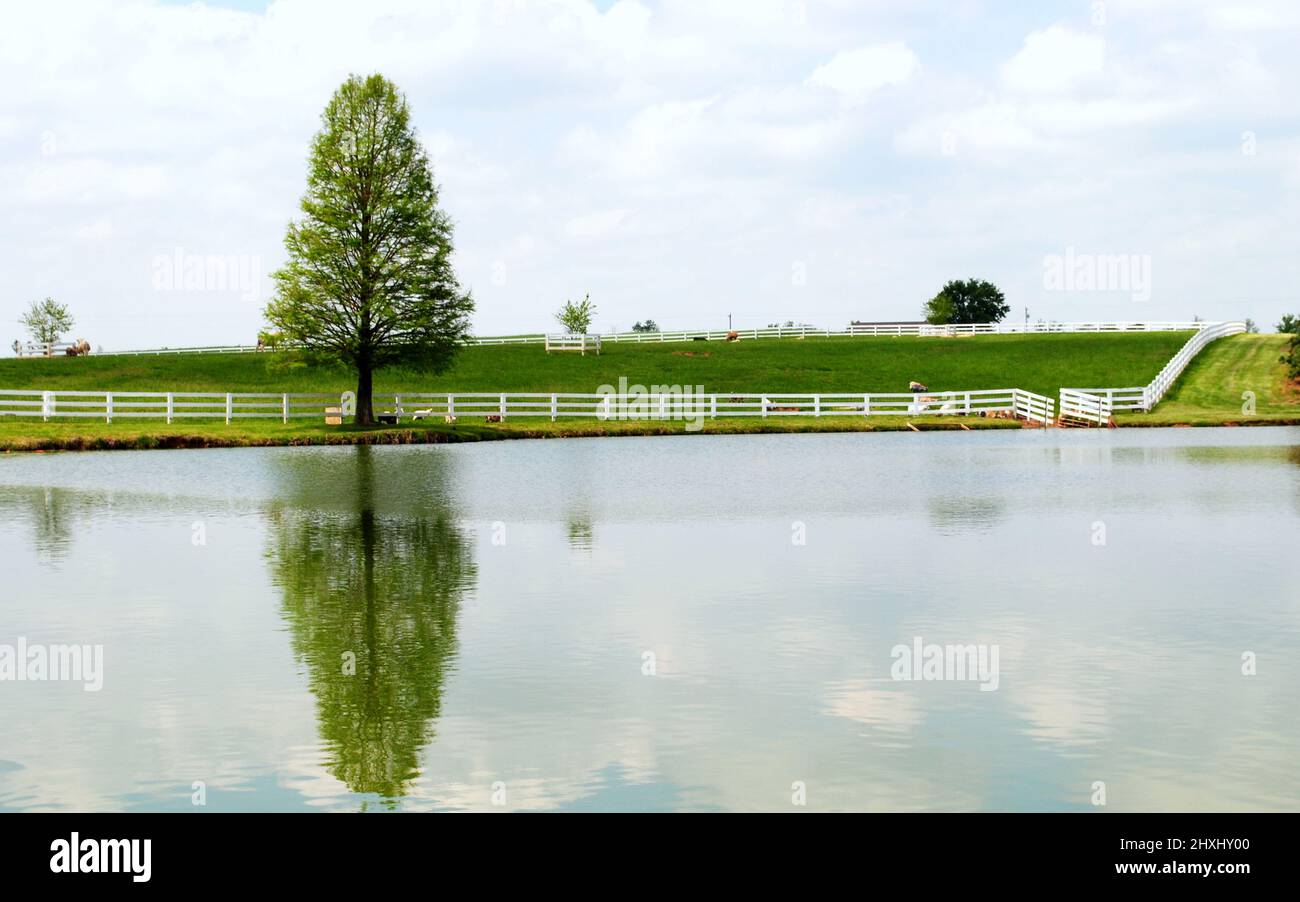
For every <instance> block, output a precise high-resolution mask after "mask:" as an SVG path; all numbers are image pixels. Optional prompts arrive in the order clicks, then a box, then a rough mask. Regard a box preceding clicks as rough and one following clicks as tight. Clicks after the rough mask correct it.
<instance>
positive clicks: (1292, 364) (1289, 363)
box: [1281, 332, 1300, 379]
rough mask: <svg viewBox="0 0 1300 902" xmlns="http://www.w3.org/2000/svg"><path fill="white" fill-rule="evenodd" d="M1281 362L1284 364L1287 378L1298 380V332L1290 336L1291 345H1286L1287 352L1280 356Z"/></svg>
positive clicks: (1299, 376) (1299, 371)
mask: <svg viewBox="0 0 1300 902" xmlns="http://www.w3.org/2000/svg"><path fill="white" fill-rule="evenodd" d="M1281 360H1282V362H1283V363H1285V364H1286V368H1287V377H1288V378H1290V379H1300V332H1296V333H1294V334H1293V335H1292V337H1291V343H1290V344H1288V345H1287V352H1286V353H1285V354H1283V355H1282V357H1281Z"/></svg>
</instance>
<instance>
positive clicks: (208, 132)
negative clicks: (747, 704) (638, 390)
mask: <svg viewBox="0 0 1300 902" xmlns="http://www.w3.org/2000/svg"><path fill="white" fill-rule="evenodd" d="M1297 48H1300V4H1296V3H1294V2H1292V0H1276V2H1265V0H1243V2H1237V3H1232V4H1227V3H1220V2H1208V0H1105V2H1090V0H1068V2H1055V3H1053V2H1042V3H1033V4H1029V3H1021V2H1010V0H1008V2H993V0H985V2H977V0H947V2H915V3H906V4H903V3H898V2H893V0H890V2H885V0H881V2H864V0H806V2H802V0H726V2H721V0H719V2H712V0H667V2H662V3H653V2H649V0H646V2H631V0H621V2H617V3H611V2H594V3H593V2H589V0H535V2H530V0H483V2H472V0H444V2H438V0H432V2H430V0H409V2H400V0H394V2H374V0H371V2H356V3H329V2H321V0H276V2H271V3H263V2H251V0H245V2H212V3H191V4H173V3H161V2H122V3H107V2H102V0H94V2H85V3H78V2H58V0H55V2H44V3H34V4H22V5H14V6H12V7H9V8H7V9H6V11H5V25H4V28H3V29H0V80H2V83H3V84H4V85H5V90H4V92H3V94H0V205H2V209H3V213H4V215H3V217H0V265H2V268H3V274H4V282H3V287H2V288H0V321H3V322H5V323H8V324H9V328H8V331H9V332H11V333H12V335H7V334H4V330H0V338H3V339H4V343H5V345H7V344H8V343H9V342H10V341H12V340H13V339H15V338H18V337H20V335H21V332H22V330H21V327H20V326H19V325H18V324H17V319H18V316H19V315H20V312H21V310H22V309H23V308H25V307H26V305H27V304H28V303H30V301H31V300H33V299H35V298H39V297H43V296H45V295H52V296H54V297H55V298H56V299H58V300H61V301H64V302H67V303H68V304H69V305H70V306H71V307H72V309H73V312H74V313H75V315H76V317H77V320H78V323H77V327H76V329H75V332H76V334H77V335H84V336H86V337H87V338H89V339H90V340H91V341H92V343H94V344H96V345H102V346H103V347H105V348H124V347H130V346H138V347H152V346H160V345H170V346H183V345H195V344H210V343H248V342H250V341H252V340H254V338H255V336H256V332H257V329H258V327H259V325H260V324H261V308H262V305H263V304H264V303H265V301H266V299H267V296H268V294H269V292H270V284H269V282H268V281H267V279H266V275H267V274H268V273H269V272H271V271H273V270H274V269H275V268H276V267H277V266H278V265H279V264H280V263H281V262H282V260H283V244H282V240H283V236H284V228H285V225H286V223H287V222H288V221H289V219H291V218H292V217H294V216H295V215H296V213H297V202H298V198H299V196H300V194H301V191H302V187H303V182H304V174H305V159H306V149H307V146H308V142H309V140H310V138H311V135H312V134H313V132H314V131H315V130H316V129H317V128H318V126H319V115H320V111H321V109H322V108H323V106H324V104H325V102H326V101H327V100H328V98H329V96H330V94H331V92H332V91H333V90H334V89H335V88H336V87H337V86H338V84H339V83H340V82H341V81H342V80H343V79H344V78H346V77H347V75H348V74H349V73H354V72H356V73H369V72H373V71H379V72H382V73H384V74H385V75H387V76H388V77H389V78H391V79H393V80H394V81H396V82H397V83H398V85H399V86H400V87H401V88H402V89H403V90H404V91H405V92H406V94H407V95H408V97H409V99H410V102H411V105H412V108H413V112H414V118H415V122H416V124H417V126H418V128H419V130H420V133H421V136H422V137H423V139H424V141H425V142H426V144H427V145H428V147H429V149H430V152H431V156H432V159H433V161H434V167H435V172H436V176H437V179H438V181H439V182H440V184H441V185H442V188H443V194H442V201H443V204H444V206H445V207H446V209H447V210H448V212H449V213H450V214H451V216H452V217H453V219H454V220H455V222H456V242H457V254H456V261H457V270H458V272H459V274H460V277H461V279H462V281H463V282H464V283H465V284H466V285H467V286H469V287H470V288H471V289H472V290H473V293H474V296H475V298H476V300H477V304H478V312H477V313H476V315H475V319H474V325H475V331H477V332H478V333H479V334H483V335H490V334H501V333H508V332H517V331H542V330H545V329H547V328H548V327H549V326H550V325H551V319H550V317H551V313H552V312H553V311H554V310H555V308H556V307H557V306H558V305H559V304H560V303H561V302H562V301H563V300H564V299H565V298H567V297H581V296H582V295H583V294H584V293H586V292H590V294H591V297H592V300H593V301H594V302H595V303H596V304H597V306H598V309H599V313H598V316H597V320H596V326H597V327H598V328H599V329H600V330H602V331H603V330H607V329H612V328H617V329H626V328H628V327H629V326H630V325H631V324H632V322H633V321H634V320H637V319H643V318H645V317H653V318H654V319H655V320H657V321H658V322H659V324H660V325H661V326H663V327H665V328H703V327H706V326H707V327H713V328H718V327H721V326H724V325H725V324H726V323H727V317H728V314H731V315H732V316H733V317H734V322H735V324H736V325H737V326H754V325H760V326H761V325H764V324H766V323H769V322H776V321H785V320H791V319H793V320H798V321H804V322H810V323H815V324H817V325H821V326H830V327H842V326H843V324H844V323H846V322H847V321H848V320H850V319H868V320H872V319H890V318H904V319H914V318H916V317H917V314H918V308H919V306H920V304H921V303H922V302H923V301H924V299H925V298H926V297H928V296H930V295H932V294H934V293H935V291H936V290H937V289H938V288H939V287H940V286H941V285H942V284H943V282H944V281H945V280H947V279H949V278H962V277H969V276H976V277H981V278H987V279H990V280H992V281H994V282H996V283H997V284H998V285H999V286H1000V287H1001V288H1002V289H1003V290H1004V291H1005V292H1006V295H1007V298H1008V300H1009V301H1010V302H1011V304H1012V305H1013V307H1014V310H1013V313H1012V318H1014V319H1017V320H1019V319H1021V318H1023V316H1024V308H1025V307H1028V308H1029V315H1030V317H1031V318H1032V319H1035V320H1037V319H1056V320H1096V319H1123V320H1142V319H1188V318H1191V317H1192V316H1193V315H1199V316H1201V317H1204V318H1207V319H1227V318H1242V317H1247V316H1249V317H1253V318H1255V319H1256V320H1257V321H1259V322H1260V323H1261V324H1263V325H1264V326H1265V327H1266V328H1268V327H1271V325H1272V324H1273V323H1274V322H1275V321H1276V320H1277V318H1278V317H1279V315H1280V314H1281V313H1283V312H1284V311H1287V310H1291V311H1300V291H1298V290H1297V288H1296V286H1297V284H1300V278H1297V277H1298V276H1300V263H1298V262H1297V261H1298V260H1300V254H1297V250H1296V238H1297V234H1300V100H1297V99H1296V92H1295V86H1296V85H1297V84H1300V53H1297V52H1296V51H1297ZM200 257H201V258H203V259H204V261H205V262H204V266H203V268H204V270H205V272H204V273H203V277H202V279H201V280H200V281H199V282H196V281H194V280H193V279H191V280H190V281H189V282H188V283H187V281H186V279H185V278H184V277H183V275H182V273H183V271H184V267H185V266H186V265H187V262H188V261H193V260H194V259H195V258H200ZM208 257H211V258H212V260H213V261H215V262H216V263H219V264H220V266H214V267H212V271H211V272H210V273H209V272H207V271H206V270H207V269H208V267H207V266H206V258H208ZM1102 257H1110V258H1111V262H1112V263H1113V264H1115V265H1116V266H1118V265H1119V264H1121V263H1122V264H1124V266H1123V267H1121V268H1119V269H1115V268H1112V269H1111V271H1110V275H1109V276H1108V280H1106V281H1105V283H1104V284H1103V285H1102V286H1101V288H1103V289H1105V290H1098V289H1096V288H1094V289H1089V288H1088V283H1087V282H1086V280H1085V279H1083V278H1080V279H1078V280H1067V281H1066V282H1064V283H1063V282H1062V281H1061V280H1059V279H1057V280H1056V281H1053V280H1052V279H1051V278H1049V277H1048V273H1049V272H1051V271H1053V267H1055V272H1056V273H1057V274H1058V275H1059V273H1060V272H1061V271H1062V269H1061V267H1062V265H1063V263H1064V265H1065V266H1067V267H1068V268H1070V269H1071V271H1077V272H1080V273H1082V272H1084V271H1085V270H1087V269H1088V267H1089V266H1090V265H1091V263H1093V262H1097V261H1099V260H1100V258H1102ZM178 263H179V264H180V270H177V264H178ZM1130 274H1131V278H1132V281H1133V284H1125V283H1122V282H1121V281H1120V277H1121V275H1123V276H1129V275H1130ZM223 281H224V284H223Z"/></svg>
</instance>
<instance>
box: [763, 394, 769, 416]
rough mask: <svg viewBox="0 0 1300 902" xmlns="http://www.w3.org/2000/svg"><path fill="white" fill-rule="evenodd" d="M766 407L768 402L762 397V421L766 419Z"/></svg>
mask: <svg viewBox="0 0 1300 902" xmlns="http://www.w3.org/2000/svg"><path fill="white" fill-rule="evenodd" d="M767 405H768V400H767V398H766V397H764V398H763V419H767Z"/></svg>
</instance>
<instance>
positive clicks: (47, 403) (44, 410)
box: [41, 391, 54, 421]
mask: <svg viewBox="0 0 1300 902" xmlns="http://www.w3.org/2000/svg"><path fill="white" fill-rule="evenodd" d="M53 413H54V392H51V391H47V392H45V393H44V394H42V395H41V419H42V420H47V421H48V420H49V418H50V415H51V414H53Z"/></svg>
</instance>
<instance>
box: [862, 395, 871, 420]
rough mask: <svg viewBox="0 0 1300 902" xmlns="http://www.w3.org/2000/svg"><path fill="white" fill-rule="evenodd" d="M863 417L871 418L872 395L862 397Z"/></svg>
mask: <svg viewBox="0 0 1300 902" xmlns="http://www.w3.org/2000/svg"><path fill="white" fill-rule="evenodd" d="M862 415H863V416H864V417H869V416H871V395H863V396H862Z"/></svg>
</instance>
